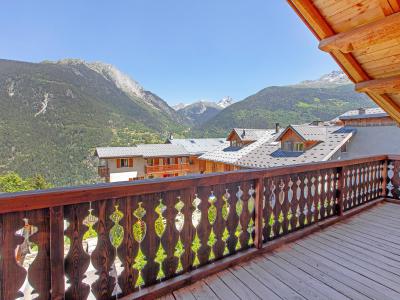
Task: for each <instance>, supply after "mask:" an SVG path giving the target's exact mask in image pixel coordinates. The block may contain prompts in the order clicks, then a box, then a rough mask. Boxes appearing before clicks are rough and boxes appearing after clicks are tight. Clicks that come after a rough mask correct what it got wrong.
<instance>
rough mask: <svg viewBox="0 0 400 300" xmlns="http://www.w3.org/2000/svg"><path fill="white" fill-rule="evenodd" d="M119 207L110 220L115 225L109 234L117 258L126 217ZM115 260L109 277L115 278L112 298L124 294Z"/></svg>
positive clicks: (115, 208)
mask: <svg viewBox="0 0 400 300" xmlns="http://www.w3.org/2000/svg"><path fill="white" fill-rule="evenodd" d="M118 207H119V206H118V204H117V205H115V207H114V212H113V213H112V214H111V215H110V220H111V221H112V222H113V223H114V225H113V227H111V229H110V233H109V238H110V242H111V244H112V245H113V247H114V249H115V256H116V257H117V249H118V248H119V246H121V244H122V241H123V239H124V227H123V226H121V225H120V224H119V222H120V221H121V220H122V218H123V217H124V214H123V213H122V212H121V211H120V210H119V209H118ZM115 260H116V258H115V259H114V262H113V264H112V265H111V270H110V272H109V275H110V276H111V277H113V278H114V280H115V286H114V289H113V292H112V294H111V295H112V296H116V295H118V294H120V293H122V290H121V287H120V286H119V284H118V272H117V268H116V266H115Z"/></svg>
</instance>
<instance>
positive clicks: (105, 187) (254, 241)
mask: <svg viewBox="0 0 400 300" xmlns="http://www.w3.org/2000/svg"><path fill="white" fill-rule="evenodd" d="M392 165H393V168H392V167H391V166H392ZM399 165H400V161H397V160H395V159H394V157H388V156H376V157H367V158H361V159H357V160H351V161H333V162H325V163H314V164H307V165H300V166H290V167H280V168H272V169H268V170H244V171H236V172H229V173H222V174H208V175H195V176H188V177H185V178H168V179H156V180H144V181H136V182H124V183H111V184H99V185H94V186H84V187H75V188H64V189H53V190H48V191H38V192H29V193H17V194H5V195H1V196H0V224H1V227H0V232H1V234H0V237H1V241H0V250H1V253H0V254H1V256H0V285H1V286H0V287H1V288H0V292H1V295H0V299H5V300H8V299H15V298H17V297H19V296H25V297H27V298H29V297H30V296H32V295H33V296H34V297H33V298H35V295H36V296H38V298H37V299H49V298H52V299H63V298H64V297H65V298H66V299H87V298H88V297H89V295H90V297H91V298H96V299H112V298H113V297H115V296H116V295H118V297H121V296H127V295H131V296H130V297H134V296H132V295H135V294H137V293H140V289H142V288H143V287H146V286H156V287H157V285H158V284H159V283H160V282H162V281H166V280H168V279H171V278H174V277H177V276H178V275H180V274H184V273H188V272H190V271H192V270H195V269H196V270H202V269H207V268H209V267H210V266H216V265H218V264H212V265H211V263H212V262H217V261H219V260H221V259H222V261H223V260H224V259H225V258H226V257H229V256H231V255H237V254H236V253H240V252H246V251H247V250H246V249H248V248H251V247H255V248H261V247H264V246H265V245H268V243H271V242H270V241H271V240H276V239H278V238H280V237H282V236H284V235H287V234H289V233H290V232H294V231H297V230H299V229H302V228H305V227H307V226H309V225H311V224H314V223H318V222H322V221H323V220H324V219H327V218H330V217H333V216H337V215H340V214H343V212H344V211H347V210H351V209H353V208H355V207H356V206H360V205H363V204H365V203H367V202H370V201H373V200H375V199H377V198H379V197H382V196H385V195H386V191H385V190H384V189H383V187H384V186H386V181H387V179H386V174H387V170H386V166H389V170H392V169H393V170H394V171H395V173H396V174H398V172H399V171H400V168H399ZM388 176H389V179H388V180H389V182H388V186H390V182H391V183H392V184H393V185H395V183H397V184H398V183H399V177H400V174H398V175H396V176H398V177H391V172H390V171H389V174H388ZM395 178H396V180H398V181H395ZM397 187H398V185H397V186H396V188H397ZM390 191H391V194H392V195H398V189H397V191H396V193H397V194H394V191H393V190H389V193H388V196H390V195H391V194H390ZM27 249H30V251H26V250H27ZM205 265H208V266H206V267H203V266H205ZM189 274H190V273H189ZM188 282H189V281H188Z"/></svg>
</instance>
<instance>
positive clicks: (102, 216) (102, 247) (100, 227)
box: [91, 200, 115, 299]
mask: <svg viewBox="0 0 400 300" xmlns="http://www.w3.org/2000/svg"><path fill="white" fill-rule="evenodd" d="M92 207H93V208H94V209H95V210H96V212H97V218H98V220H97V222H96V224H95V225H94V226H95V228H96V232H97V238H98V240H97V245H96V248H95V249H94V250H93V253H92V254H91V261H92V264H93V267H94V268H95V269H96V272H95V274H96V275H97V276H98V278H97V280H96V281H95V282H94V283H93V284H92V292H93V294H94V295H95V297H96V299H109V298H110V297H111V295H112V293H113V289H114V278H113V277H111V276H110V272H111V266H112V264H113V262H114V259H115V248H114V247H113V245H112V244H111V241H110V237H109V230H110V229H111V226H112V221H111V220H110V219H109V216H110V215H111V214H112V211H113V208H114V205H113V201H112V200H102V201H97V202H94V203H93V204H92Z"/></svg>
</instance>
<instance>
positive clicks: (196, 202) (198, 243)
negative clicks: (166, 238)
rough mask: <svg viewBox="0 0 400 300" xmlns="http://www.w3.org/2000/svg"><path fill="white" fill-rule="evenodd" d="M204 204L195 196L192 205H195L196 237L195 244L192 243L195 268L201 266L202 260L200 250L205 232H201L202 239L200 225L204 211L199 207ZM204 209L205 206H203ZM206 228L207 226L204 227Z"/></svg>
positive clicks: (194, 224) (193, 223)
mask: <svg viewBox="0 0 400 300" xmlns="http://www.w3.org/2000/svg"><path fill="white" fill-rule="evenodd" d="M201 203H202V201H201V199H200V198H199V197H198V195H197V194H196V195H195V198H194V199H193V202H192V205H193V208H194V210H193V213H192V225H193V227H194V229H195V235H194V238H193V242H192V247H191V248H192V251H193V254H194V259H193V263H192V266H193V267H198V266H199V265H200V259H199V250H200V248H202V240H203V239H204V238H203V234H204V231H200V232H201V233H200V234H201V237H202V239H200V236H199V225H200V223H201V222H202V210H201V209H200V208H199V205H200V204H201ZM202 207H203V205H202ZM204 226H206V225H204Z"/></svg>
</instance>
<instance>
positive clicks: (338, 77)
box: [295, 71, 352, 87]
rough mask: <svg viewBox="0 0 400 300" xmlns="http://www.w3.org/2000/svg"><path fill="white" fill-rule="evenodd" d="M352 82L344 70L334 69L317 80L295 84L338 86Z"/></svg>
mask: <svg viewBox="0 0 400 300" xmlns="http://www.w3.org/2000/svg"><path fill="white" fill-rule="evenodd" d="M351 83H352V82H351V81H350V79H349V78H348V77H347V75H346V74H345V73H344V72H343V71H332V72H330V73H328V74H325V75H322V76H321V77H320V78H318V79H316V80H305V81H302V82H300V83H298V84H296V85H295V86H297V87H299V86H304V87H329V86H331V87H336V86H338V85H345V84H351Z"/></svg>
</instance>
